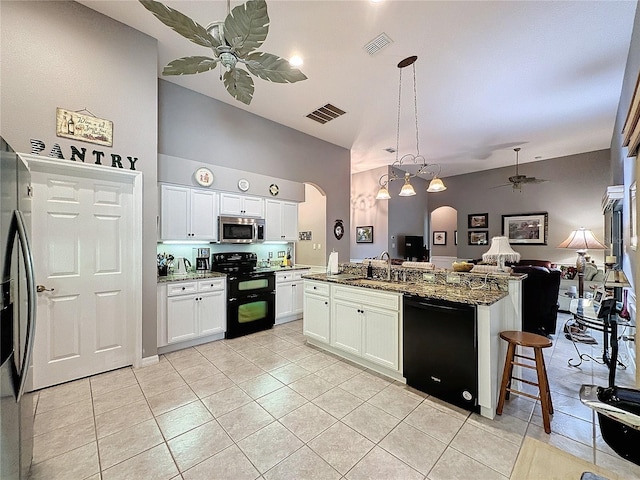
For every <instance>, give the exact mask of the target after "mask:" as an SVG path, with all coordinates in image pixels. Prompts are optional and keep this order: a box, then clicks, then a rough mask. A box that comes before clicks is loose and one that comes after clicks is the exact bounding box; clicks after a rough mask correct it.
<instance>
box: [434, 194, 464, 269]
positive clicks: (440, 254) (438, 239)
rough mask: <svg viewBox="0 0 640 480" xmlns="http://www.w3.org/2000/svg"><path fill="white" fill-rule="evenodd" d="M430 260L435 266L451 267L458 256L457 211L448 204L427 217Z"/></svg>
mask: <svg viewBox="0 0 640 480" xmlns="http://www.w3.org/2000/svg"><path fill="white" fill-rule="evenodd" d="M429 230H430V231H429V240H430V246H431V251H430V261H431V262H432V263H433V264H434V265H435V266H436V267H437V268H447V269H451V264H452V263H453V262H455V261H456V259H457V258H458V238H457V236H458V211H457V210H456V209H455V208H453V207H449V206H443V207H438V208H436V209H435V210H434V211H432V212H431V214H430V219H429Z"/></svg>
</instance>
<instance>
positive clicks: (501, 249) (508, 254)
mask: <svg viewBox="0 0 640 480" xmlns="http://www.w3.org/2000/svg"><path fill="white" fill-rule="evenodd" d="M482 260H483V261H485V262H496V263H497V264H498V271H499V272H505V271H507V270H506V268H505V262H512V263H515V262H518V261H520V254H519V253H518V252H516V251H514V250H513V249H512V248H511V245H510V244H509V239H508V238H507V237H493V238H492V239H491V247H490V248H489V250H487V252H486V253H483V254H482Z"/></svg>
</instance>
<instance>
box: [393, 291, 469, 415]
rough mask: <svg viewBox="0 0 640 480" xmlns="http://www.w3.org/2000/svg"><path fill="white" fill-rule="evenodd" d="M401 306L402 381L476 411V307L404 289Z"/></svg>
mask: <svg viewBox="0 0 640 480" xmlns="http://www.w3.org/2000/svg"><path fill="white" fill-rule="evenodd" d="M403 308H404V328H403V333H404V343H403V345H404V357H403V359H404V371H403V372H404V377H405V378H406V379H407V384H408V385H410V386H412V387H414V388H417V389H418V390H420V391H422V392H424V393H428V394H429V395H433V396H434V397H437V398H439V399H441V400H444V401H446V402H448V403H451V404H453V405H457V406H459V407H462V408H464V409H466V410H470V411H472V412H479V411H480V406H479V405H478V334H477V328H476V307H475V306H474V305H466V304H461V303H453V302H447V301H444V300H435V299H425V298H421V297H417V296H407V295H405V297H404V307H403Z"/></svg>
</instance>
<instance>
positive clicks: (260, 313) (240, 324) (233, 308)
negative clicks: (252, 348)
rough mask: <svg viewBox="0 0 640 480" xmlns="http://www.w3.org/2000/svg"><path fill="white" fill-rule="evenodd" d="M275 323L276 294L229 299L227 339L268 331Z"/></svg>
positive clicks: (259, 294)
mask: <svg viewBox="0 0 640 480" xmlns="http://www.w3.org/2000/svg"><path fill="white" fill-rule="evenodd" d="M274 323H275V292H273V291H272V292H269V293H253V294H250V295H247V296H242V297H229V301H228V302H227V333H226V335H225V337H226V338H236V337H240V336H242V335H247V334H249V333H254V332H259V331H261V330H267V329H269V328H271V327H273V324H274Z"/></svg>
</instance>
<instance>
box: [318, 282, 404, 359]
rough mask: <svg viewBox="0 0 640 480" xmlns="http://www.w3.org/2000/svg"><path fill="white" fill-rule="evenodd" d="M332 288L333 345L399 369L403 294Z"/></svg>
mask: <svg viewBox="0 0 640 480" xmlns="http://www.w3.org/2000/svg"><path fill="white" fill-rule="evenodd" d="M331 289H332V292H331V298H332V313H331V337H330V338H331V341H330V345H331V346H333V347H335V348H337V349H340V350H344V351H346V352H349V353H351V354H353V355H357V356H359V357H362V358H364V359H366V360H368V361H371V362H374V363H377V364H379V365H382V366H384V367H387V368H390V369H392V370H398V368H399V364H400V358H399V357H400V349H399V331H400V313H399V312H400V308H401V295H399V294H396V293H386V292H379V291H376V290H372V289H365V288H357V287H345V286H342V285H332V287H331ZM305 313H306V312H305Z"/></svg>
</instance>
